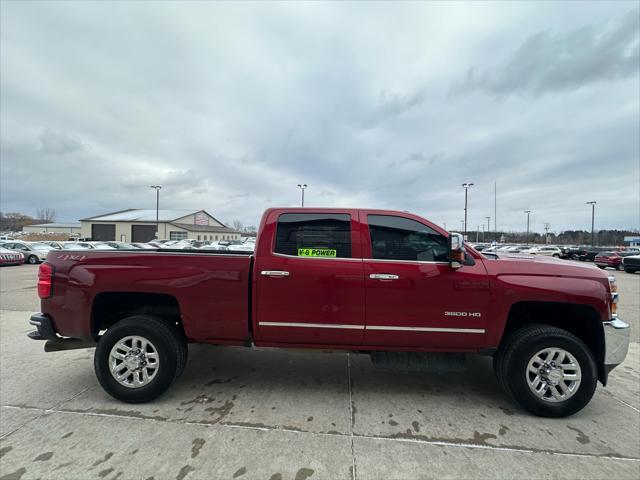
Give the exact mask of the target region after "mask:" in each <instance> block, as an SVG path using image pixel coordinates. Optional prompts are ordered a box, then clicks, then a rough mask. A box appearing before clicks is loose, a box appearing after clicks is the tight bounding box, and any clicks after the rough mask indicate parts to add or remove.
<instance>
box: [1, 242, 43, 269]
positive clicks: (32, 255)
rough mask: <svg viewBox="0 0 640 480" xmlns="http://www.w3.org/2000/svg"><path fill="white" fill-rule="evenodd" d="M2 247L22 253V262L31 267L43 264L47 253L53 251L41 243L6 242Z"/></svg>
mask: <svg viewBox="0 0 640 480" xmlns="http://www.w3.org/2000/svg"><path fill="white" fill-rule="evenodd" d="M2 246H3V247H4V248H8V249H9V250H15V251H16V252H20V253H22V255H24V262H25V263H30V264H32V265H35V264H36V263H41V262H44V261H45V260H46V259H47V255H48V254H49V252H50V251H51V250H53V247H52V246H50V245H47V244H45V243H41V242H7V243H4V244H3V245H2Z"/></svg>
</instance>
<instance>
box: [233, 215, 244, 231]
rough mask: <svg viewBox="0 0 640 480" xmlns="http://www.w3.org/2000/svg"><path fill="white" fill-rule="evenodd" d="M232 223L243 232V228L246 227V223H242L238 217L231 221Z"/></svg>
mask: <svg viewBox="0 0 640 480" xmlns="http://www.w3.org/2000/svg"><path fill="white" fill-rule="evenodd" d="M231 225H232V226H233V229H234V230H236V231H237V232H241V231H242V229H243V228H244V225H243V224H242V222H241V221H240V220H238V219H237V218H236V219H235V220H234V221H233V222H232V223H231Z"/></svg>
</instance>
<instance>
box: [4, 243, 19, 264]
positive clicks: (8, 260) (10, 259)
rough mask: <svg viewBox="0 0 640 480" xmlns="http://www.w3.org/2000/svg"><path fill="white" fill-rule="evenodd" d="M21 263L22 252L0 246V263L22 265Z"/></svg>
mask: <svg viewBox="0 0 640 480" xmlns="http://www.w3.org/2000/svg"><path fill="white" fill-rule="evenodd" d="M23 263H24V255H22V253H20V252H14V251H13V250H9V249H7V248H2V247H0V265H22V264H23Z"/></svg>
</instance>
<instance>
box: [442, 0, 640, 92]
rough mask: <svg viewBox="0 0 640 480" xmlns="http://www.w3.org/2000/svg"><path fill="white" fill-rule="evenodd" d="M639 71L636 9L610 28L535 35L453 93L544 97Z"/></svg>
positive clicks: (638, 12) (639, 37)
mask: <svg viewBox="0 0 640 480" xmlns="http://www.w3.org/2000/svg"><path fill="white" fill-rule="evenodd" d="M639 69H640V9H638V8H636V9H633V10H631V11H629V12H627V13H626V14H624V15H623V16H621V17H619V18H616V19H615V20H613V21H611V22H608V23H605V24H598V25H590V26H586V27H581V28H577V29H573V30H570V31H568V32H562V33H551V32H549V31H542V32H539V33H536V34H534V35H531V36H530V37H528V38H527V39H526V40H525V41H524V42H523V43H522V45H520V47H519V48H518V49H517V50H516V51H515V52H513V54H512V55H511V56H510V58H509V59H508V60H507V61H506V62H505V63H503V64H502V65H500V66H498V67H496V68H494V69H489V70H480V69H478V68H477V67H474V68H471V69H469V71H468V72H467V75H466V78H465V79H464V80H463V81H462V82H459V83H456V84H454V86H453V89H452V91H453V92H454V93H460V92H465V91H472V90H486V91H488V92H491V93H493V94H495V95H508V94H513V93H528V94H533V95H541V94H543V93H547V92H562V91H567V90H575V89H577V88H580V87H582V86H584V85H588V84H590V83H595V82H602V81H606V80H615V79H619V78H627V77H630V76H633V75H635V74H637V72H638V70H639Z"/></svg>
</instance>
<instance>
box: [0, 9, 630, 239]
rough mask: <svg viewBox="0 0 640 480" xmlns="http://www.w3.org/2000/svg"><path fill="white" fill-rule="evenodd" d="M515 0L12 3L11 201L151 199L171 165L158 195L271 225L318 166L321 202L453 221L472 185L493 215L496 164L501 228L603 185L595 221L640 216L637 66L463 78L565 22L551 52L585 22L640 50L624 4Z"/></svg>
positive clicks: (480, 219) (3, 142)
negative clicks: (269, 211)
mask: <svg viewBox="0 0 640 480" xmlns="http://www.w3.org/2000/svg"><path fill="white" fill-rule="evenodd" d="M505 5H506V6H505ZM505 5H501V6H500V7H499V8H495V6H494V5H493V4H490V5H483V6H475V4H474V6H469V5H468V4H455V3H452V4H450V5H449V4H446V5H442V4H397V5H396V4H394V5H386V4H378V3H374V4H366V5H365V4H359V3H355V4H305V5H304V6H300V7H296V8H293V7H292V6H291V5H288V4H269V5H261V4H244V3H234V4H223V3H209V2H194V3H184V4H183V3H181V4H177V3H172V2H158V3H151V2H138V3H123V2H115V3H103V2H93V3H86V2H68V3H65V2H43V3H37V2H4V3H3V4H2V15H1V16H0V21H1V22H2V23H1V25H0V26H1V28H0V36H1V37H0V61H1V62H2V64H1V67H2V68H0V93H1V102H0V120H1V126H2V129H1V131H0V204H1V205H0V209H1V210H2V211H23V212H25V213H32V214H33V213H35V209H36V208H38V207H41V206H45V207H50V208H55V209H56V210H57V212H58V217H59V219H61V220H75V219H78V218H83V217H87V216H91V215H97V214H100V213H104V212H108V211H115V210H120V209H124V208H152V207H154V206H155V195H154V192H153V191H152V190H151V189H149V185H152V184H162V185H163V186H164V188H163V189H162V192H161V197H160V201H161V205H162V206H165V207H174V208H204V209H206V210H208V211H210V212H211V213H212V214H214V215H215V216H216V217H218V218H224V219H227V220H232V219H235V218H237V219H239V220H241V221H242V222H243V223H245V224H257V223H258V220H259V216H260V214H261V212H262V211H263V210H264V209H265V208H266V207H270V206H274V205H281V206H282V205H283V206H287V205H298V204H299V199H300V192H299V189H298V188H297V186H296V185H297V184H298V183H301V182H304V183H307V184H309V188H308V189H307V190H306V192H305V204H307V205H310V206H342V207H348V206H358V207H373V208H393V209H399V210H411V211H414V212H416V213H419V214H422V215H424V216H426V217H427V218H430V219H432V220H433V221H435V222H438V223H441V224H444V223H447V225H448V226H449V227H450V228H451V227H456V228H457V226H458V225H459V220H460V218H462V215H463V213H462V208H463V201H464V196H463V191H462V188H461V187H460V184H461V183H463V182H466V181H471V182H474V183H475V186H474V187H473V188H472V190H471V191H470V202H471V203H470V217H469V218H470V222H471V224H472V225H478V224H482V223H485V219H484V217H485V216H486V215H491V216H493V199H492V191H493V182H494V181H497V183H498V193H499V197H498V208H499V212H498V216H499V226H500V227H501V228H510V229H522V228H524V226H523V218H524V216H523V214H522V210H523V209H526V208H531V209H533V210H534V215H533V216H532V222H533V223H532V227H533V228H537V229H541V228H542V225H543V223H544V222H551V223H552V226H553V228H554V229H562V228H587V227H588V226H590V212H589V211H588V210H585V208H586V207H585V205H584V202H585V201H587V200H592V199H595V200H597V201H598V202H599V203H598V218H597V222H598V225H599V226H600V227H602V228H604V227H607V226H608V227H621V228H622V227H624V228H634V227H635V228H637V227H638V226H639V225H640V211H639V209H638V205H639V203H640V202H639V200H640V199H638V188H637V185H638V183H637V181H632V180H633V179H634V178H635V179H637V178H638V174H639V173H640V172H639V158H640V152H639V146H638V135H637V132H638V130H639V129H640V124H639V120H638V118H639V116H640V96H639V92H638V81H639V75H638V70H637V69H635V70H634V69H632V70H631V71H630V72H627V73H625V74H624V75H622V74H620V75H618V76H616V75H610V74H609V73H607V74H604V75H602V76H601V77H598V78H599V79H598V81H593V77H592V76H591V73H589V72H591V70H590V69H585V70H584V72H585V73H584V76H585V79H586V80H585V81H586V82H587V83H583V84H582V85H583V88H578V89H575V88H566V89H564V90H558V91H562V94H561V95H535V94H533V95H503V96H502V97H501V101H499V102H496V101H495V97H496V93H495V92H494V91H492V90H491V89H489V88H488V87H486V86H485V85H483V87H482V88H480V87H478V88H477V89H476V90H475V92H474V94H473V95H448V91H449V87H450V85H451V84H452V81H453V80H454V79H456V78H459V76H460V72H461V71H464V70H465V69H466V68H467V66H468V65H471V64H480V65H486V64H490V63H491V60H492V59H493V58H511V57H510V55H511V54H512V52H511V51H510V50H511V48H510V47H508V46H511V45H518V44H519V43H521V42H522V38H527V37H529V38H532V39H533V38H536V37H535V34H534V32H546V31H548V32H554V33H553V34H551V33H549V34H546V37H545V36H543V37H544V38H543V39H542V40H540V39H539V40H536V41H533V43H534V45H539V44H540V45H546V47H545V48H546V49H547V50H545V49H544V48H542V47H540V48H538V49H537V50H536V48H533V47H529V48H530V51H532V52H538V53H537V54H536V55H537V56H536V58H537V59H538V61H539V62H542V60H541V59H544V57H545V55H547V56H548V59H549V63H550V64H553V65H557V63H558V62H557V60H556V57H557V52H556V51H555V50H554V48H555V47H558V48H568V47H566V46H565V44H566V43H567V42H568V40H567V39H568V38H569V37H571V36H572V35H577V37H576V40H575V42H578V39H581V40H580V41H582V40H585V39H586V40H589V39H591V40H592V42H593V43H592V44H589V43H588V42H587V43H585V45H590V46H589V48H585V49H584V50H585V52H587V51H588V52H591V54H593V52H594V47H593V46H594V45H596V46H597V49H595V50H597V52H599V53H598V55H599V56H600V57H598V56H596V58H601V57H602V56H604V57H606V58H609V57H607V55H606V54H605V52H607V51H611V52H614V53H616V55H618V54H619V55H618V56H617V57H616V56H615V55H614V58H618V59H619V58H626V57H625V55H626V56H630V55H635V54H636V53H634V52H635V51H634V50H633V49H634V48H635V47H634V44H633V42H631V43H629V42H628V41H627V40H628V39H629V38H630V37H629V33H628V28H631V30H633V28H636V29H637V23H636V26H635V27H634V25H633V22H631V26H630V27H628V28H627V27H625V28H626V29H625V28H622V27H621V25H622V24H623V23H624V22H625V21H627V22H628V18H629V17H628V4H624V3H621V2H620V3H614V4H600V3H589V4H575V3H572V2H569V3H563V4H558V3H535V4H531V5H528V4H527V5H525V4H520V3H514V4H505ZM523 5H524V6H523ZM583 25H592V27H590V29H591V30H589V29H587V30H589V31H590V32H591V33H590V34H589V35H590V36H589V35H586V34H585V33H584V32H583ZM625 25H627V24H625ZM576 32H583V33H580V34H578V33H576ZM614 33H615V35H614ZM580 35H582V36H580ZM545 39H546V40H545ZM625 39H627V40H625ZM586 40H585V41H586ZM545 42H546V43H545ZM554 42H556V43H554ZM563 42H564V43H563ZM625 42H627V43H626V45H627V47H628V48H627V49H626V50H625V51H624V52H623V53H620V52H621V50H620V49H619V48H618V46H620V45H622V44H625ZM569 43H570V42H569ZM578 43H579V42H578ZM606 45H609V46H606ZM577 50H578V49H569V50H567V51H570V52H574V53H575V52H576V51H577ZM545 52H546V53H545ZM575 55H577V53H575ZM585 55H586V54H585ZM620 55H622V57H620ZM532 58H533V57H532ZM581 58H582V57H581ZM583 63H584V62H583ZM618 63H619V62H618ZM508 64H509V62H507V65H508ZM584 64H585V65H586V63H584ZM596 64H598V65H600V64H601V62H600V61H599V60H598V61H596ZM514 68H515V67H514ZM607 71H608V72H611V71H613V70H611V68H609V69H608V70H607ZM485 75H488V76H487V78H489V79H491V81H494V80H493V79H494V77H493V76H492V75H493V73H491V75H489V74H488V73H487V74H485ZM545 75H546V76H544V78H545V82H549V78H551V77H550V76H549V75H548V74H545ZM576 75H577V74H575V73H574V77H572V78H578V77H579V75H578V77H576ZM553 78H555V77H553ZM539 84H540V80H539V79H538V80H535V81H534V82H533V83H531V84H526V86H525V87H523V89H520V90H517V89H516V90H514V91H516V92H520V91H522V92H531V93H533V92H534V91H536V90H535V89H536V88H537V85H539ZM491 85H492V84H491ZM545 85H546V83H545Z"/></svg>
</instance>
